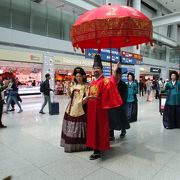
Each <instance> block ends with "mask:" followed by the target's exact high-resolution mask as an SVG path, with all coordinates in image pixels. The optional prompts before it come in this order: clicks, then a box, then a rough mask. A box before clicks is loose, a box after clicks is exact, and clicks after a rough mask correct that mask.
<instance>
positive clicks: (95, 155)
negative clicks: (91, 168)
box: [89, 153, 101, 160]
mask: <svg viewBox="0 0 180 180" xmlns="http://www.w3.org/2000/svg"><path fill="white" fill-rule="evenodd" d="M100 157H101V154H100V153H97V154H94V153H93V154H91V155H90V157H89V159H90V160H95V159H98V158H100Z"/></svg>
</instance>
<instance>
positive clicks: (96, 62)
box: [93, 54, 103, 69]
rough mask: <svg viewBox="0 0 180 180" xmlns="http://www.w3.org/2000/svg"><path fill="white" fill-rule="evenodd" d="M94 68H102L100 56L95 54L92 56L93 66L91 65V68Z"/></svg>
mask: <svg viewBox="0 0 180 180" xmlns="http://www.w3.org/2000/svg"><path fill="white" fill-rule="evenodd" d="M94 67H100V68H101V69H102V68H103V66H102V62H101V56H100V55H99V54H96V55H95V56H94V64H93V68H94Z"/></svg>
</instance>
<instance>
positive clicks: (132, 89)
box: [127, 73, 138, 122]
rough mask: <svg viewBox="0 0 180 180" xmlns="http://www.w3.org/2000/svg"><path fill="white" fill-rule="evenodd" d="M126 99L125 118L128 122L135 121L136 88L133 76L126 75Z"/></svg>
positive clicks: (131, 74) (136, 107)
mask: <svg viewBox="0 0 180 180" xmlns="http://www.w3.org/2000/svg"><path fill="white" fill-rule="evenodd" d="M127 87H128V98H127V118H128V121H129V122H134V121H137V112H138V105H137V96H136V94H137V93H138V87H137V83H136V82H135V81H134V74H133V73H128V83H127Z"/></svg>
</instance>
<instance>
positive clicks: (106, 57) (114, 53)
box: [85, 49, 120, 62]
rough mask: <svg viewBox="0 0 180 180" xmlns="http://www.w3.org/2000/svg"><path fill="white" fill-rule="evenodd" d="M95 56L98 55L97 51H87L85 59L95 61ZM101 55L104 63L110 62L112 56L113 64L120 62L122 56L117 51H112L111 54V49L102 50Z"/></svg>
mask: <svg viewBox="0 0 180 180" xmlns="http://www.w3.org/2000/svg"><path fill="white" fill-rule="evenodd" d="M110 53H111V54H110ZM95 54H98V50H97V49H87V50H86V53H85V58H91V59H94V55H95ZM100 55H101V59H102V61H105V62H109V61H110V56H112V62H118V61H119V57H120V54H119V52H118V50H117V49H112V50H111V52H110V49H101V53H100Z"/></svg>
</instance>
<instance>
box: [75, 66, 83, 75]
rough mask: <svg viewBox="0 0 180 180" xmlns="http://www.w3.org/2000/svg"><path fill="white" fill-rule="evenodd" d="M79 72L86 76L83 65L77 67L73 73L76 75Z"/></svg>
mask: <svg viewBox="0 0 180 180" xmlns="http://www.w3.org/2000/svg"><path fill="white" fill-rule="evenodd" d="M77 73H79V74H81V75H82V76H86V73H85V71H84V69H83V68H81V67H76V68H75V69H74V72H73V75H74V76H76V74H77Z"/></svg>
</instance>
